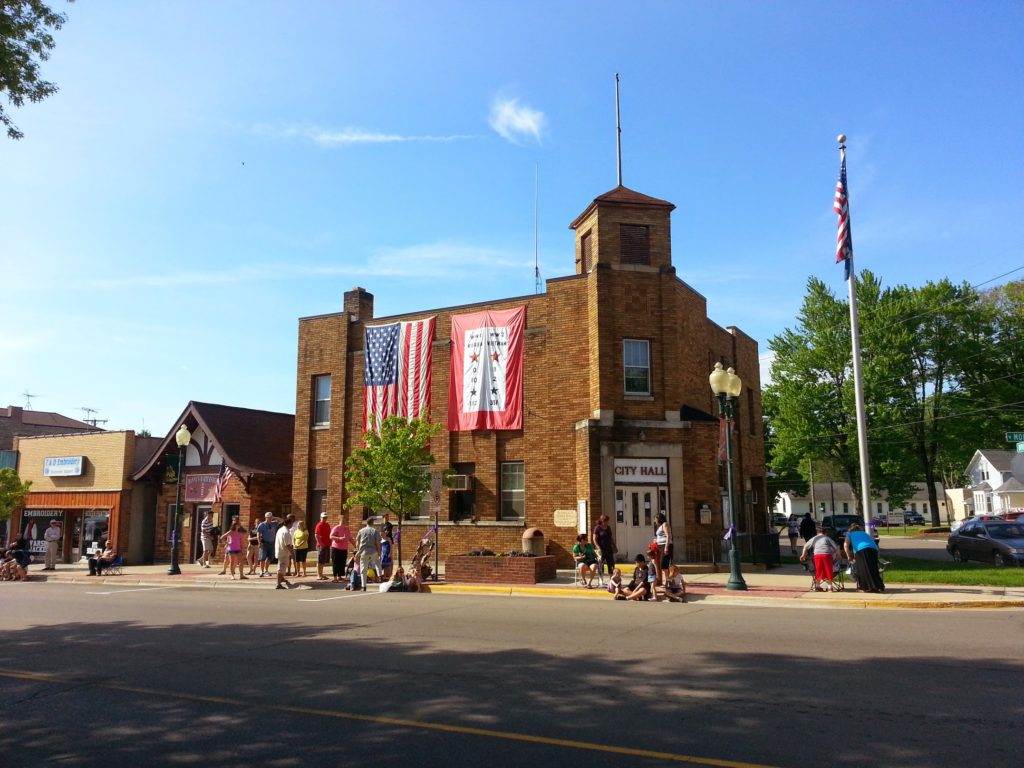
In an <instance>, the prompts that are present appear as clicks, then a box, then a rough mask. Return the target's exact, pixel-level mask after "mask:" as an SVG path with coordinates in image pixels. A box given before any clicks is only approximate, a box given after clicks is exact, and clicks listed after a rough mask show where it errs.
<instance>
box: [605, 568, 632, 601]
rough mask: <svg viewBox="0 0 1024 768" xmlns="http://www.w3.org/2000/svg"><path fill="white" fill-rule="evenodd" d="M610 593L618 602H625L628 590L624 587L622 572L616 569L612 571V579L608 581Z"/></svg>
mask: <svg viewBox="0 0 1024 768" xmlns="http://www.w3.org/2000/svg"><path fill="white" fill-rule="evenodd" d="M608 591H609V592H610V593H611V594H612V597H614V598H615V599H616V600H625V599H626V597H627V595H626V590H625V588H624V587H623V586H622V570H621V569H619V568H616V569H615V570H613V571H612V577H611V578H610V579H609V580H608Z"/></svg>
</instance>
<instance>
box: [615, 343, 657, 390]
mask: <svg viewBox="0 0 1024 768" xmlns="http://www.w3.org/2000/svg"><path fill="white" fill-rule="evenodd" d="M650 345H651V343H650V342H649V341H645V340H642V339H623V340H622V365H623V369H624V371H625V384H626V394H627V395H649V394H651V349H650Z"/></svg>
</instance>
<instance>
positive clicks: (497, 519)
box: [292, 186, 767, 564]
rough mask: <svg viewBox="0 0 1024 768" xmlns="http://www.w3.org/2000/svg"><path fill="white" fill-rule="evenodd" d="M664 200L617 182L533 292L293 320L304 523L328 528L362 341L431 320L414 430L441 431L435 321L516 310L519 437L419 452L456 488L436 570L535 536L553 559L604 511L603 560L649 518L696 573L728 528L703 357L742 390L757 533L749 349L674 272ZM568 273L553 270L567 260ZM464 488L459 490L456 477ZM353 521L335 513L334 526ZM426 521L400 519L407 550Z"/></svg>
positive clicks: (352, 295)
mask: <svg viewBox="0 0 1024 768" xmlns="http://www.w3.org/2000/svg"><path fill="white" fill-rule="evenodd" d="M674 207H675V206H674V205H672V204H671V203H668V202H666V201H664V200H658V199H655V198H652V197H648V196H646V195H643V194H640V193H637V192H634V191H632V190H630V189H627V188H626V187H622V186H619V187H617V188H615V189H613V190H611V191H610V192H608V193H606V194H604V195H601V196H600V197H598V198H596V199H595V200H594V201H593V202H592V203H591V204H590V205H589V206H588V207H587V208H586V210H585V211H584V212H583V213H582V214H581V215H580V216H579V217H578V218H577V219H576V220H575V221H574V222H572V224H571V225H570V228H571V229H572V230H574V232H575V274H572V275H568V276H566V277H561V278H555V279H551V280H548V281H547V286H546V292H545V293H543V294H539V295H534V296H521V297H516V298H509V299H501V300H497V301H490V302H485V303H479V304H471V305H465V306H460V307H448V308H443V309H436V310H430V311H425V312H415V313H409V314H407V315H402V316H400V317H397V316H396V317H389V318H374V316H373V296H372V295H371V294H370V293H368V292H366V291H365V290H363V289H362V288H355V289H353V290H352V291H349V292H346V293H345V296H344V307H343V311H342V312H339V313H335V314H328V315H319V316H315V317H306V318H302V319H300V321H299V340H298V372H297V386H296V416H295V418H296V429H295V449H294V483H293V496H292V498H293V505H294V508H295V510H296V511H297V512H299V513H300V514H305V515H306V518H307V520H308V521H309V522H313V520H314V517H315V516H317V515H318V514H319V512H320V511H321V510H326V511H328V512H329V513H330V514H331V517H332V519H333V518H335V517H336V516H337V514H338V513H339V511H340V510H341V509H342V506H343V504H344V501H345V495H344V493H345V492H344V477H343V473H344V459H345V457H347V456H348V455H349V454H350V453H351V451H352V449H353V448H354V447H358V446H360V445H361V440H362V429H363V372H364V329H365V327H366V326H367V325H369V324H377V323H382V322H392V321H395V320H412V319H417V318H422V317H424V316H427V315H433V316H435V317H436V333H435V337H434V340H433V344H432V349H431V351H432V364H431V371H430V372H431V387H430V417H431V419H432V420H434V421H437V422H439V423H441V424H447V423H448V416H449V413H448V408H449V386H450V383H451V382H450V379H451V375H450V372H449V367H450V361H451V357H452V354H453V352H452V344H451V328H452V323H451V320H452V317H453V316H454V315H462V314H465V313H473V312H479V311H481V310H489V311H499V310H511V309H515V308H518V307H525V310H526V326H525V332H524V337H523V342H524V343H523V348H524V352H523V382H522V386H523V390H522V391H523V396H522V411H523V419H522V429H517V430H475V431H445V432H442V433H441V436H440V437H439V438H438V439H437V440H435V442H434V444H433V445H432V450H433V453H434V455H435V456H436V458H437V460H438V467H437V468H452V469H453V470H454V471H455V472H456V473H457V474H458V476H460V481H459V488H458V489H452V490H449V491H446V492H445V493H444V494H443V495H442V501H441V505H440V512H439V518H440V521H441V524H440V531H439V548H440V550H441V557H442V559H443V558H444V557H445V556H446V555H449V554H461V553H464V552H466V551H467V550H469V549H471V548H475V547H487V548H490V549H492V550H494V551H508V550H512V549H519V548H520V544H521V537H522V535H523V533H524V532H525V531H526V529H528V528H531V527H538V528H540V529H541V530H542V531H543V533H544V536H545V538H546V541H547V549H548V552H549V553H550V554H555V555H557V556H558V557H559V560H560V562H561V563H563V564H565V563H568V562H569V555H568V550H569V549H570V548H571V545H572V543H573V539H574V537H575V535H576V533H577V530H578V529H579V528H580V527H585V529H590V528H592V526H593V524H594V521H595V520H596V518H597V516H598V515H599V514H602V513H605V514H608V515H609V517H610V518H611V519H612V522H613V526H614V528H615V532H616V540H617V543H618V550H619V556H620V558H632V557H633V556H634V555H635V554H636V552H637V551H638V550H640V549H643V548H645V546H646V545H647V543H649V542H650V540H651V538H652V534H653V530H654V524H653V518H654V516H655V515H656V514H657V513H658V512H659V511H663V512H664V513H665V514H666V515H667V516H668V518H669V520H670V521H671V525H672V530H673V538H674V543H675V551H676V559H677V560H680V561H682V560H706V559H709V558H710V556H711V549H712V548H714V547H717V546H718V543H719V542H720V541H721V537H722V533H723V530H724V528H725V527H726V526H725V525H723V520H724V519H726V517H727V515H728V511H727V505H728V502H727V497H726V491H725V487H724V486H725V479H724V478H725V473H724V471H722V468H721V467H720V466H719V465H718V459H717V456H718V439H719V427H718V419H717V405H716V403H715V402H714V400H713V397H712V394H711V390H710V388H709V385H708V374H709V373H710V371H711V370H712V368H713V366H714V364H715V363H716V362H722V363H724V364H725V365H731V366H734V367H735V369H736V371H737V373H738V375H739V376H740V377H741V378H742V379H743V383H744V392H743V394H742V395H741V398H740V402H739V404H738V405H739V408H738V418H737V428H736V432H735V435H736V440H735V448H734V456H735V468H736V478H737V479H736V483H737V487H736V491H737V493H736V498H737V499H738V500H739V501H738V504H737V506H738V509H737V517H738V528H739V530H740V531H741V532H742V533H750V532H762V531H764V530H765V529H766V525H767V509H766V507H765V492H764V476H765V472H764V450H763V433H762V426H761V397H760V380H759V369H758V348H757V343H756V342H755V341H754V340H753V339H752V338H750V337H749V336H747V335H746V334H744V333H743V332H742V331H740V330H739V329H737V328H732V327H730V328H723V327H721V326H719V325H717V324H715V323H714V322H712V321H711V320H709V319H708V317H707V306H706V300H705V298H704V297H703V296H701V295H700V294H699V293H698V292H697V291H695V290H694V289H693V288H691V287H690V286H689V285H687V284H686V283H684V282H683V281H681V280H680V279H679V278H678V277H677V276H676V270H675V267H673V265H672V249H671V228H670V223H671V222H670V215H671V212H672V210H673V209H674ZM567 262H568V259H567ZM463 477H464V478H465V480H461V478H463ZM361 512H362V510H358V509H353V510H351V511H349V512H346V513H345V515H346V516H347V517H348V518H349V523H350V525H351V524H354V523H356V522H357V521H358V519H359V517H360V513H361ZM432 514H433V512H432V510H431V509H430V507H429V500H425V503H424V506H423V508H422V509H421V516H420V517H419V518H416V519H412V520H409V521H406V522H405V523H404V526H405V528H407V529H411V530H408V531H407V532H406V533H405V534H404V535H405V538H406V540H407V541H409V540H413V537H416V538H418V536H419V534H420V533H422V532H425V531H426V530H427V529H428V527H429V526H430V525H432V520H431V519H430V517H431V515H432Z"/></svg>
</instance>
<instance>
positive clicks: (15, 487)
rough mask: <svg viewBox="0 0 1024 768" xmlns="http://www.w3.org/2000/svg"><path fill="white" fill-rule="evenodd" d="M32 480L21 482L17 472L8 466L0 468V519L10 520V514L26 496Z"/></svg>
mask: <svg viewBox="0 0 1024 768" xmlns="http://www.w3.org/2000/svg"><path fill="white" fill-rule="evenodd" d="M31 487H32V482H31V481H30V480H26V481H25V482H21V480H20V479H18V474H17V473H16V472H15V471H14V470H13V469H11V468H10V467H4V468H3V469H0V520H10V519H11V514H12V513H13V512H14V510H16V509H17V508H18V507H20V506H21V502H22V501H23V500H24V499H25V497H26V496H28V491H29V488H31Z"/></svg>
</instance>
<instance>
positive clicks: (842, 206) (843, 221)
mask: <svg viewBox="0 0 1024 768" xmlns="http://www.w3.org/2000/svg"><path fill="white" fill-rule="evenodd" d="M838 141H839V182H838V184H837V186H836V200H835V212H836V213H837V214H839V236H838V239H837V248H836V261H845V262H846V290H847V293H848V295H849V297H850V337H851V340H852V344H853V392H854V397H855V398H856V405H857V451H858V454H859V458H860V493H861V510H862V513H863V516H864V529H865V530H870V529H869V526H870V524H871V470H870V468H869V466H868V427H867V417H866V416H865V412H864V380H863V377H862V375H861V367H860V324H859V323H858V321H857V288H856V285H855V283H856V273H855V271H854V268H853V237H852V236H851V234H850V197H849V192H848V190H847V186H846V136H845V135H844V134H840V135H839V136H838Z"/></svg>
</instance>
